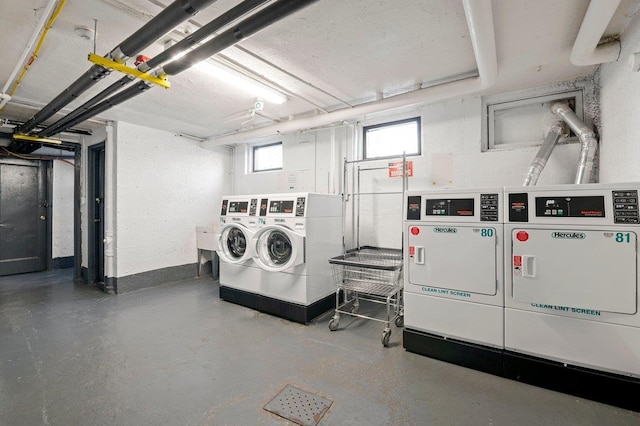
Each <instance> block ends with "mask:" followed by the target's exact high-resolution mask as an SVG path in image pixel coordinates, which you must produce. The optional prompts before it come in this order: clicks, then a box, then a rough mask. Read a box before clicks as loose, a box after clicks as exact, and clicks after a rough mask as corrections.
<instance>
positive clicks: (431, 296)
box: [403, 188, 504, 374]
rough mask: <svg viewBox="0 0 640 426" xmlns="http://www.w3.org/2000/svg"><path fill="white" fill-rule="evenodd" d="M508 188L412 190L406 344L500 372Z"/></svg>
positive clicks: (407, 220)
mask: <svg viewBox="0 0 640 426" xmlns="http://www.w3.org/2000/svg"><path fill="white" fill-rule="evenodd" d="M502 196H503V194H502V188H483V189H455V190H454V189H448V190H437V191H409V192H407V193H406V204H405V218H404V231H403V233H404V253H405V271H404V304H405V305H404V322H405V329H404V338H403V345H404V347H405V348H406V349H407V350H409V351H411V352H416V353H420V354H423V355H427V356H430V357H433V358H438V359H441V360H445V361H448V362H453V363H456V364H460V365H464V366H468V367H472V368H475V369H479V370H482V371H487V372H491V373H494V374H501V372H502V351H503V348H504V346H503V345H504V319H503V315H504V285H503V256H504V255H503V241H502V234H503V227H504V225H503V219H502V215H503V212H502V209H501V206H502Z"/></svg>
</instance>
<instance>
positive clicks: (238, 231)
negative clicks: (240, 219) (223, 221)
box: [218, 223, 253, 263]
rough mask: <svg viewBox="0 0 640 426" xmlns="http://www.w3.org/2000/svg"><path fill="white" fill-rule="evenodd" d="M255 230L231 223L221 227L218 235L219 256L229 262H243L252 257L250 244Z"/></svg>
mask: <svg viewBox="0 0 640 426" xmlns="http://www.w3.org/2000/svg"><path fill="white" fill-rule="evenodd" d="M252 239H253V232H251V231H249V230H248V229H247V228H246V227H244V226H242V225H239V224H236V223H230V224H228V225H225V226H223V227H222V228H221V229H220V234H219V237H218V256H220V260H222V261H223V262H227V263H243V262H246V261H247V260H249V259H251V257H252V256H253V252H252V251H251V249H250V244H251V241H252Z"/></svg>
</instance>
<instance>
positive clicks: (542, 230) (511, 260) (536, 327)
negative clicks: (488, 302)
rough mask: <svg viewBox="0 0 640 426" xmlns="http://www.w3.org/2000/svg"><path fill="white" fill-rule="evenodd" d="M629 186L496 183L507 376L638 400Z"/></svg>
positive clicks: (634, 200) (633, 214)
mask: <svg viewBox="0 0 640 426" xmlns="http://www.w3.org/2000/svg"><path fill="white" fill-rule="evenodd" d="M639 190H640V183H633V184H622V183H621V184H606V185H605V184H590V185H558V186H537V187H527V188H522V187H519V188H506V189H505V218H506V222H505V247H507V250H505V266H506V267H505V281H506V297H505V305H506V306H505V357H504V360H505V374H506V375H507V376H508V377H512V378H515V379H518V380H522V381H525V382H529V383H533V384H538V385H543V386H547V387H551V388H554V389H558V390H562V391H565V392H569V393H576V394H582V395H585V396H587V397H593V398H595V399H600V400H604V401H606V402H611V403H615V404H616V405H623V406H624V405H625V398H627V399H626V401H627V406H629V407H630V408H634V409H638V408H640V402H639V401H640V400H639V399H638V398H637V395H638V392H639V390H640V387H639V384H640V381H639V380H638V379H639V378H640V312H638V305H639V303H640V302H639V295H638V294H639V292H638V234H639V233H640V223H639V222H640V215H639V210H638V191H639ZM585 393H586V394H585ZM611 398H614V400H612V399H611Z"/></svg>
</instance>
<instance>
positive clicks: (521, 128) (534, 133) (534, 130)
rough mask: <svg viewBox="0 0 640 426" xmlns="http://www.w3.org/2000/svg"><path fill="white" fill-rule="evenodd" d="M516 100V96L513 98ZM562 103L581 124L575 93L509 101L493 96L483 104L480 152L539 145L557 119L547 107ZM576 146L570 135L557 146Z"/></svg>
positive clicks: (579, 97)
mask: <svg viewBox="0 0 640 426" xmlns="http://www.w3.org/2000/svg"><path fill="white" fill-rule="evenodd" d="M516 96H517V94H516ZM556 102H564V103H567V104H568V105H569V107H570V108H571V109H572V110H574V111H575V113H576V115H577V116H578V118H580V120H583V121H584V107H583V92H582V90H575V91H570V92H564V93H555V94H549V95H544V96H534V97H521V98H515V99H514V98H513V97H512V98H511V99H509V95H507V96H504V97H503V96H495V97H490V98H489V99H486V100H483V103H484V105H483V107H484V108H483V115H484V117H483V119H484V120H483V127H485V129H484V132H483V138H482V139H483V146H482V149H483V151H487V150H501V149H513V148H523V147H530V146H536V145H541V144H542V142H543V141H544V138H545V135H546V134H547V132H548V131H549V128H550V127H551V126H552V124H553V123H554V122H556V121H557V120H558V117H556V116H554V115H553V113H551V110H550V108H551V105H553V104H554V103H556ZM568 142H577V138H576V137H575V135H574V134H573V133H570V134H569V135H568V137H563V138H560V140H559V142H558V143H568Z"/></svg>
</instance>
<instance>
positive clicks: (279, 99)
mask: <svg viewBox="0 0 640 426" xmlns="http://www.w3.org/2000/svg"><path fill="white" fill-rule="evenodd" d="M195 68H196V69H198V70H199V71H201V72H203V73H205V74H207V75H210V76H212V77H215V78H217V79H218V80H221V81H223V82H225V83H228V84H230V85H232V86H233V87H236V88H238V89H241V90H244V91H245V92H247V93H249V94H251V95H253V96H254V97H256V98H261V99H263V100H265V101H267V102H271V103H274V104H276V105H281V104H283V103H285V102H286V101H287V97H286V96H285V95H284V94H282V93H280V92H278V91H277V90H275V89H272V88H270V87H268V86H265V85H264V84H261V83H259V82H257V81H255V80H253V79H251V78H250V77H247V76H245V75H242V74H239V73H237V72H234V71H232V70H230V69H228V68H226V67H224V66H222V65H220V64H217V63H214V62H210V61H202V62H200V63H199V64H197V65H196V66H195Z"/></svg>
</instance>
